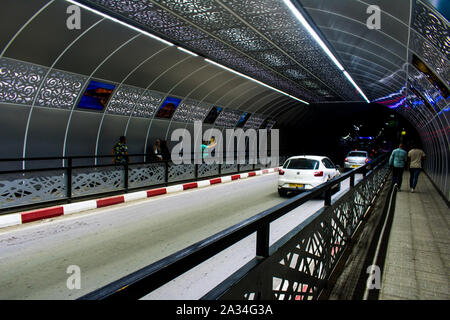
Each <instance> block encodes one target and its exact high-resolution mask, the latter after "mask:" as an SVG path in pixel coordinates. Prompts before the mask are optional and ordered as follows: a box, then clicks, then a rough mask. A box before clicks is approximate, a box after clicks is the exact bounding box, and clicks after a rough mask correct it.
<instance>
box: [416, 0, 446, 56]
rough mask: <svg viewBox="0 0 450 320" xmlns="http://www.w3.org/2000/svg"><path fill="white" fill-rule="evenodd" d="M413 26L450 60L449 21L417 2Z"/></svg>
mask: <svg viewBox="0 0 450 320" xmlns="http://www.w3.org/2000/svg"><path fill="white" fill-rule="evenodd" d="M411 26H412V28H414V29H415V30H416V31H417V32H418V33H419V34H421V35H422V36H424V37H425V38H426V39H427V40H428V41H430V42H431V43H432V44H433V45H434V46H435V47H436V48H438V49H439V50H440V51H441V52H442V54H443V55H444V56H446V58H447V60H450V37H449V34H450V26H449V24H448V22H447V21H445V20H443V19H441V18H440V17H439V16H438V14H436V13H435V12H434V10H431V9H430V8H428V7H427V6H426V5H424V4H423V3H422V2H420V1H416V4H415V6H414V18H413V22H412V24H411Z"/></svg>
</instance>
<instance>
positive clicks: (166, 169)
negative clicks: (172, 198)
mask: <svg viewBox="0 0 450 320" xmlns="http://www.w3.org/2000/svg"><path fill="white" fill-rule="evenodd" d="M164 167H165V173H164V182H165V184H166V185H167V184H168V183H169V161H168V160H165V161H164Z"/></svg>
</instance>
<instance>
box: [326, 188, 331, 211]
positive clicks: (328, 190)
mask: <svg viewBox="0 0 450 320" xmlns="http://www.w3.org/2000/svg"><path fill="white" fill-rule="evenodd" d="M325 206H326V207H329V206H331V187H329V188H328V189H327V190H325Z"/></svg>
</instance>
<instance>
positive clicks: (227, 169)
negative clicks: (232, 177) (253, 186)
mask: <svg viewBox="0 0 450 320" xmlns="http://www.w3.org/2000/svg"><path fill="white" fill-rule="evenodd" d="M220 170H221V173H222V174H230V173H237V172H238V165H237V164H226V163H225V159H224V163H223V164H222V167H221V169H220Z"/></svg>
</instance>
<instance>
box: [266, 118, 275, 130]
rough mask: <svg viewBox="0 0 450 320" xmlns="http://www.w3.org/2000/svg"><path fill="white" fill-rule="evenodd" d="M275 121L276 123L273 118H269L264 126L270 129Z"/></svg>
mask: <svg viewBox="0 0 450 320" xmlns="http://www.w3.org/2000/svg"><path fill="white" fill-rule="evenodd" d="M275 123H277V121H276V120H275V119H271V120H269V121H268V122H267V127H266V129H267V130H270V129H272V128H273V126H274V125H275Z"/></svg>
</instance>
